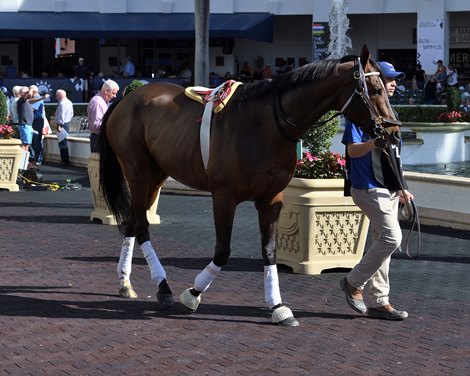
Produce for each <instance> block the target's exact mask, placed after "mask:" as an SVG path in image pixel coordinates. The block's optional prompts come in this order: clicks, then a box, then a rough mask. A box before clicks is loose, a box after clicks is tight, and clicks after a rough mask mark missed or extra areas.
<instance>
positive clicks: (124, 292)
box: [119, 285, 137, 299]
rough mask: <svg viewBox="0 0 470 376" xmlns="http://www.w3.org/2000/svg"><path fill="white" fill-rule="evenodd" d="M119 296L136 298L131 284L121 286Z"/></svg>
mask: <svg viewBox="0 0 470 376" xmlns="http://www.w3.org/2000/svg"><path fill="white" fill-rule="evenodd" d="M119 296H120V297H121V298H126V299H136V298H137V294H136V292H135V291H134V288H133V287H132V286H131V285H127V286H122V287H121V288H120V289H119Z"/></svg>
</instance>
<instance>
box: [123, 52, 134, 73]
mask: <svg viewBox="0 0 470 376" xmlns="http://www.w3.org/2000/svg"><path fill="white" fill-rule="evenodd" d="M122 75H123V76H124V77H126V78H128V77H135V66H134V63H133V62H132V58H131V57H130V56H128V57H127V61H126V65H125V66H124V70H123V72H122Z"/></svg>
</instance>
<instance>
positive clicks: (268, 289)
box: [255, 194, 299, 326]
mask: <svg viewBox="0 0 470 376" xmlns="http://www.w3.org/2000/svg"><path fill="white" fill-rule="evenodd" d="M255 206H256V209H257V210H258V220H259V227H260V233H261V249H262V254H263V260H264V300H265V302H266V304H267V305H268V307H269V308H271V309H272V310H273V312H272V321H273V323H274V324H277V325H285V326H298V325H299V322H298V321H297V320H296V319H295V317H294V315H293V313H292V311H291V310H290V308H288V307H287V306H285V305H284V304H282V299H281V292H280V289H279V277H278V274H277V265H276V223H277V222H276V221H277V219H278V218H279V213H280V210H281V207H282V196H281V194H279V195H277V196H276V197H275V198H274V199H270V200H257V201H256V202H255Z"/></svg>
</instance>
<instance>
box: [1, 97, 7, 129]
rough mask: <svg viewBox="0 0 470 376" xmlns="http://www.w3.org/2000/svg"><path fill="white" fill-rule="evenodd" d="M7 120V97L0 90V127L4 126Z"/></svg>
mask: <svg viewBox="0 0 470 376" xmlns="http://www.w3.org/2000/svg"><path fill="white" fill-rule="evenodd" d="M7 118H8V110H7V97H6V96H5V94H3V91H1V90H0V125H3V124H6V123H7Z"/></svg>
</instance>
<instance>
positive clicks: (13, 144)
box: [0, 138, 22, 192]
mask: <svg viewBox="0 0 470 376" xmlns="http://www.w3.org/2000/svg"><path fill="white" fill-rule="evenodd" d="M21 159H22V154H21V141H20V140H19V139H17V138H10V139H3V138H2V139H0V189H7V190H9V191H10V192H18V191H19V190H20V187H19V186H18V184H16V179H17V178H18V170H19V168H20V162H21Z"/></svg>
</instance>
